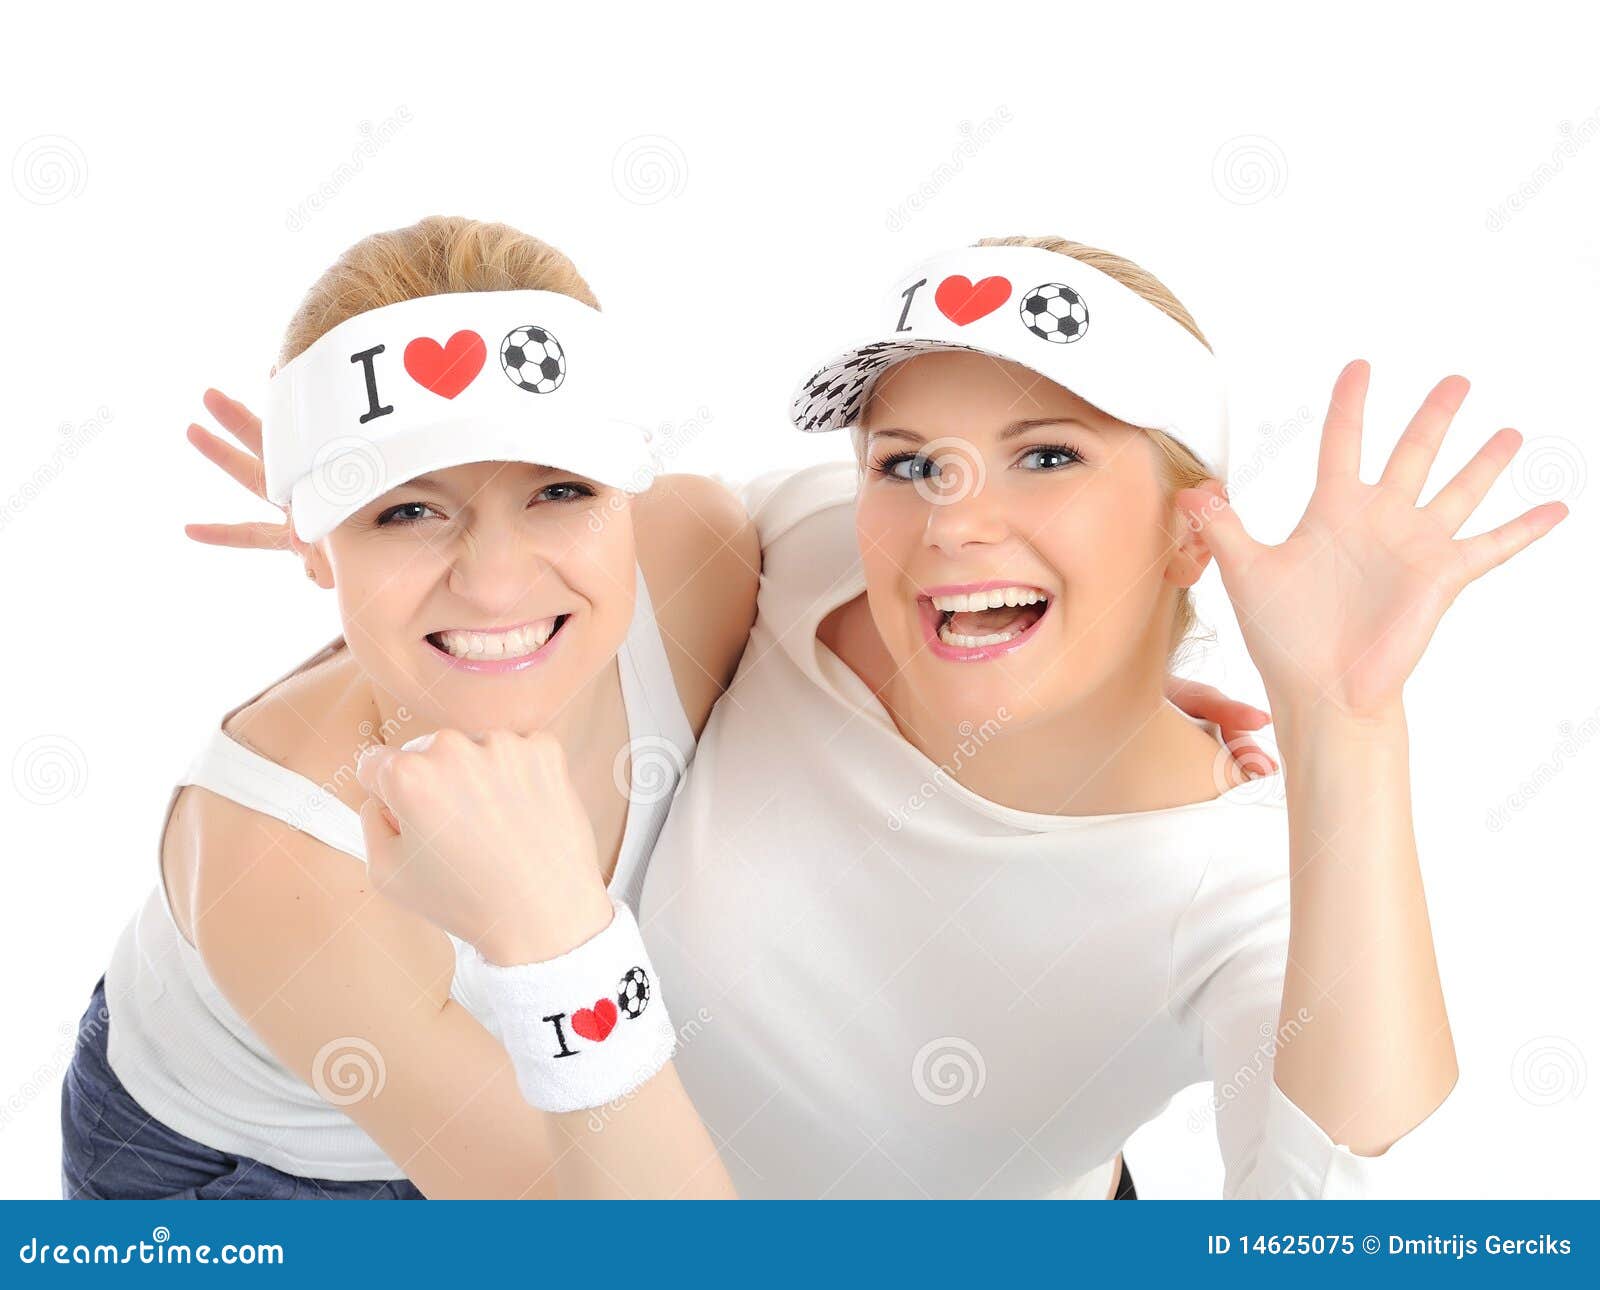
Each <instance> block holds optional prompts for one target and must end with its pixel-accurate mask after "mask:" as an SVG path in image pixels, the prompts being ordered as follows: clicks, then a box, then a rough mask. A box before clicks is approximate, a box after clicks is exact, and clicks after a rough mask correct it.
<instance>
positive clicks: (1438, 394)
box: [1378, 376, 1472, 502]
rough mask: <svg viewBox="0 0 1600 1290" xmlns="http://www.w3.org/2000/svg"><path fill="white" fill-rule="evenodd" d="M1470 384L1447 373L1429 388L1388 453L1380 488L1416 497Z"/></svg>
mask: <svg viewBox="0 0 1600 1290" xmlns="http://www.w3.org/2000/svg"><path fill="white" fill-rule="evenodd" d="M1471 384H1472V383H1471V382H1470V381H1468V380H1467V378H1466V377H1464V376H1447V377H1445V378H1444V380H1442V381H1440V382H1439V384H1437V385H1435V386H1434V387H1433V389H1432V390H1430V391H1429V393H1428V397H1427V398H1425V399H1424V400H1423V401H1422V406H1421V407H1420V408H1418V409H1417V414H1416V415H1415V416H1414V417H1412V418H1411V422H1410V424H1409V425H1407V426H1406V428H1405V433H1403V434H1402V435H1401V436H1400V439H1399V442H1398V443H1396V444H1395V446H1394V451H1393V452H1391V453H1390V454H1389V463H1388V465H1386V466H1385V467H1384V468H1383V474H1382V475H1381V476H1380V477H1379V479H1378V484H1379V486H1380V487H1383V488H1391V489H1393V490H1394V491H1395V492H1397V493H1399V494H1400V495H1401V496H1403V497H1404V498H1405V499H1406V500H1407V501H1408V502H1415V501H1416V500H1417V497H1418V496H1419V495H1420V494H1421V492H1422V486H1423V484H1424V483H1426V482H1427V479H1428V471H1430V470H1431V469H1432V468H1433V462H1434V458H1436V457H1437V456H1438V455H1439V445H1440V444H1441V443H1442V442H1443V441H1444V436H1445V432H1446V431H1447V430H1449V429H1450V422H1451V420H1452V419H1453V418H1454V417H1455V415H1456V413H1457V412H1459V411H1460V410H1461V404H1462V402H1463V400H1465V399H1466V397H1467V390H1468V389H1469V388H1470V387H1471Z"/></svg>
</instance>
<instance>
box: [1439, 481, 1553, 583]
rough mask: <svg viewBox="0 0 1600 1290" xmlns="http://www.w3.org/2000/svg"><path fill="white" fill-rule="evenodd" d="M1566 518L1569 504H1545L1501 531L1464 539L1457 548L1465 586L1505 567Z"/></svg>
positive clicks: (1518, 517) (1506, 524)
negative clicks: (1525, 548) (1502, 566)
mask: <svg viewBox="0 0 1600 1290" xmlns="http://www.w3.org/2000/svg"><path fill="white" fill-rule="evenodd" d="M1566 518H1567V504H1566V503H1565V502H1545V503H1544V504H1543V505H1542V506H1535V507H1534V508H1533V509H1532V510H1528V511H1524V512H1523V513H1522V514H1521V515H1519V516H1517V518H1516V519H1514V520H1508V521H1507V522H1506V523H1504V524H1502V525H1501V526H1500V527H1499V528H1496V529H1490V530H1489V531H1488V532H1487V533H1480V534H1479V535H1478V536H1477V537H1471V538H1463V539H1462V540H1461V541H1459V542H1457V543H1456V544H1455V545H1456V549H1457V551H1458V552H1459V553H1460V555H1461V561H1462V567H1463V570H1464V572H1465V575H1466V577H1465V582H1471V581H1473V580H1474V579H1476V578H1481V577H1483V575H1484V574H1486V573H1488V572H1489V570H1490V569H1493V568H1495V567H1497V566H1499V565H1502V564H1504V563H1505V562H1506V561H1507V560H1509V559H1510V558H1511V557H1512V556H1514V555H1516V553H1517V552H1518V551H1520V550H1522V549H1523V548H1524V547H1526V546H1529V545H1531V544H1532V543H1534V542H1537V541H1538V540H1539V539H1540V538H1542V537H1543V536H1544V535H1545V534H1546V533H1548V532H1549V531H1550V530H1551V529H1553V528H1555V526H1556V525H1557V524H1559V523H1561V521H1562V520H1564V519H1566ZM1463 585H1464V584H1463Z"/></svg>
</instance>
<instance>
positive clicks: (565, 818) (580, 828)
mask: <svg viewBox="0 0 1600 1290" xmlns="http://www.w3.org/2000/svg"><path fill="white" fill-rule="evenodd" d="M413 745H414V746H413ZM413 745H408V746H407V747H404V748H390V747H384V746H379V747H374V748H372V749H370V750H369V751H368V752H367V753H366V754H365V755H363V756H362V758H361V760H360V762H359V763H358V765H357V768H356V774H357V777H358V778H359V779H360V781H361V784H362V786H363V787H364V788H366V789H367V791H368V792H369V793H370V794H371V797H370V798H369V799H368V800H367V802H366V804H365V805H364V806H363V807H362V811H361V823H362V827H363V830H364V832H365V836H366V844H367V862H368V870H369V872H370V873H371V875H372V879H373V883H374V885H375V886H376V887H377V888H378V890H380V891H382V892H383V893H384V894H385V895H387V896H388V897H389V898H390V899H391V900H392V901H393V902H394V903H395V904H396V905H397V906H400V907H403V908H405V909H409V910H412V911H414V912H416V913H419V914H422V915H423V916H424V917H426V918H427V919H429V920H430V921H431V922H433V923H435V924H436V925H437V926H439V927H441V928H443V929H445V930H446V931H449V932H451V933H452V934H453V935H455V936H458V937H460V938H461V939H462V940H464V941H467V942H468V943H470V944H472V945H474V946H476V947H477V948H478V950H479V952H480V953H481V954H482V956H483V958H484V959H485V961H486V962H487V963H488V964H489V965H490V966H491V967H516V966H517V965H523V964H528V965H545V966H548V965H549V964H550V962H551V960H554V959H558V958H561V957H563V956H565V955H568V954H569V953H570V952H571V951H574V950H576V949H578V948H579V947H581V946H584V945H585V944H586V943H591V942H593V941H594V939H595V938H596V937H597V936H599V935H600V933H602V932H604V931H605V930H606V929H607V928H608V927H609V925H610V924H611V922H612V919H613V916H614V911H613V907H612V904H611V898H610V896H609V894H608V893H607V891H606V888H605V885H604V883H603V882H602V881H601V878H600V869H599V865H598V863H597V861H596V858H595V842H594V832H593V829H592V828H591V827H590V824H589V820H588V817H587V816H586V815H585V813H584V809H583V803H582V802H581V801H580V800H579V798H578V794H577V792H576V790H575V789H574V788H573V786H572V783H571V781H570V779H569V777H568V774H567V767H566V760H565V755H564V753H563V751H562V748H561V745H560V743H559V742H558V741H557V740H556V739H555V738H553V737H552V736H549V735H546V734H543V733H534V734H531V735H520V734H516V733H515V732H513V731H509V730H491V731H487V732H484V733H481V734H467V733H464V732H462V731H459V730H438V731H435V732H434V733H432V734H431V735H427V736H424V737H422V738H421V739H419V740H416V741H413ZM615 981H616V975H615V972H614V971H613V972H612V974H611V975H610V976H608V977H606V978H605V979H604V980H600V979H598V978H596V979H595V980H594V981H593V983H592V984H591V985H588V986H587V987H586V988H585V991H584V993H583V994H582V995H581V996H578V995H577V994H576V990H575V989H574V991H573V994H574V995H575V996H576V997H574V998H572V999H571V1000H570V1001H566V1000H564V1001H563V1005H562V1006H565V1007H567V1008H569V1009H570V1008H575V1007H577V1006H578V1005H580V1004H582V1005H584V1006H585V1010H587V1006H588V1004H589V1003H590V1001H591V1000H594V999H595V997H596V995H597V994H599V993H600V992H601V991H604V990H608V989H614V988H615V987H614V983H615ZM495 1002H496V1008H497V1011H499V1009H500V1008H501V1007H502V997H501V996H497V997H496V1001H495ZM550 1006H551V1007H552V1008H555V1009H556V1010H557V1011H558V1012H559V1011H560V1007H558V1006H557V1005H554V1004H552V1005H550ZM598 1006H599V1005H598V1004H596V1007H598ZM671 1006H672V998H671V995H670V992H668V993H667V997H666V998H665V999H658V1000H653V1001H652V1002H651V1003H650V1004H649V1005H648V1007H649V1008H660V1009H665V1010H667V1016H668V1017H669V1018H670V1009H671ZM660 1015H661V1014H660V1013H659V1012H658V1013H655V1014H650V1019H651V1022H652V1023H656V1022H659V1020H660ZM501 1016H502V1027H503V1029H505V1030H506V1031H507V1032H508V1033H507V1042H508V1043H510V1044H512V1045H513V1049H514V1051H513V1052H512V1059H513V1061H514V1062H517V1063H518V1064H519V1065H521V1066H522V1067H523V1068H524V1069H528V1068H531V1067H537V1066H539V1065H540V1064H541V1063H542V1064H544V1065H545V1066H548V1067H550V1068H551V1069H552V1070H553V1068H554V1066H555V1065H556V1062H555V1061H554V1060H552V1059H553V1058H555V1057H556V1052H555V1051H552V1046H555V1047H556V1048H558V1049H564V1048H566V1047H567V1046H568V1039H567V1038H556V1037H555V1036H556V1035H558V1034H561V1033H563V1032H561V1031H555V1030H551V1029H548V1028H546V1027H544V1026H542V1025H541V1024H540V1023H541V1022H550V1021H551V1018H550V1016H548V1015H537V1016H536V1015H533V1014H532V1013H530V1014H529V1015H527V1016H525V1017H507V1016H505V1014H504V1013H502V1014H501ZM611 1024H612V1026H616V1027H624V1028H626V1027H629V1026H632V1025H637V1024H641V1022H640V1021H635V1020H628V1019H621V1020H618V1019H617V1018H616V1016H615V1010H614V1009H613V1016H612V1023H611ZM565 1026H567V1027H570V1028H571V1029H572V1030H577V1019H576V1014H575V1013H573V1014H572V1015H571V1016H570V1017H569V1018H568V1020H567V1022H566V1023H565ZM608 1029H609V1028H608ZM517 1031H521V1032H522V1033H524V1034H526V1035H529V1036H531V1038H529V1039H527V1040H526V1041H522V1042H523V1043H524V1044H525V1049H526V1050H525V1051H524V1050H523V1049H522V1048H518V1047H517V1045H518V1043H519V1040H518V1039H517V1038H516V1037H515V1033H516V1032H517ZM589 1038H590V1040H591V1041H593V1040H594V1039H595V1038H596V1037H595V1036H593V1035H591V1036H589ZM605 1038H606V1035H605V1034H602V1035H600V1036H598V1039H599V1040H600V1041H602V1042H603V1040H604V1039H605ZM571 1044H572V1045H573V1046H574V1052H573V1053H571V1054H567V1055H568V1056H575V1057H576V1058H577V1060H578V1061H580V1062H585V1063H587V1065H585V1067H584V1068H583V1069H584V1071H590V1070H595V1069H596V1068H598V1069H599V1070H601V1071H605V1070H606V1069H607V1067H606V1063H607V1062H609V1061H610V1060H611V1058H610V1054H609V1051H604V1050H602V1049H601V1048H600V1045H599V1044H596V1045H595V1047H594V1048H592V1049H586V1048H585V1047H584V1044H583V1043H582V1042H580V1041H579V1040H578V1039H571ZM561 1073H562V1076H563V1077H565V1076H567V1075H568V1074H569V1073H571V1072H570V1068H567V1067H565V1066H563V1067H562V1072H561ZM589 1106H592V1107H595V1108H599V1107H604V1116H603V1117H594V1118H600V1119H601V1121H602V1126H603V1127H602V1128H601V1129H600V1130H599V1131H598V1132H597V1131H595V1130H593V1129H592V1128H591V1127H590V1126H591V1124H592V1122H593V1119H592V1117H591V1113H590V1110H589V1109H588V1108H587V1107H584V1108H579V1109H577V1110H573V1111H563V1112H553V1113H551V1114H550V1116H549V1122H550V1125H551V1131H552V1148H553V1155H554V1160H553V1162H552V1168H551V1173H552V1177H553V1178H554V1182H555V1188H556V1194H557V1195H558V1196H560V1197H562V1198H590V1197H614V1196H627V1197H654V1198H673V1197H683V1198H690V1199H696V1198H698V1199H716V1198H731V1197H733V1195H734V1191H733V1185H732V1183H731V1181H730V1180H729V1178H728V1174H727V1171H726V1169H725V1168H724V1167H723V1165H722V1161H721V1159H720V1157H719V1156H718V1155H717V1150H716V1147H715V1145H714V1144H713V1143H712V1141H711V1136H710V1134H709V1133H708V1132H707V1130H706V1128H705V1126H704V1125H703V1124H702V1123H701V1120H700V1117H699V1115H698V1113H697V1112H696V1111H695V1109H694V1106H693V1104H692V1103H691V1102H690V1100H689V1097H688V1095H687V1093H686V1092H685V1091H684V1089H683V1086H682V1084H681V1083H680V1082H679V1080H678V1076H677V1072H676V1071H675V1069H674V1068H673V1065H672V1063H671V1062H670V1061H667V1062H666V1064H665V1065H663V1066H661V1067H660V1068H659V1069H657V1070H655V1071H654V1072H653V1073H651V1074H650V1075H649V1077H648V1078H646V1079H644V1080H643V1082H642V1083H640V1084H638V1086H637V1087H635V1088H632V1089H630V1090H627V1091H626V1092H625V1093H624V1094H612V1095H608V1096H605V1097H602V1098H600V1099H599V1100H597V1101H595V1102H592V1103H590V1104H589Z"/></svg>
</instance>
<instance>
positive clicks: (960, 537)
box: [918, 449, 1009, 555]
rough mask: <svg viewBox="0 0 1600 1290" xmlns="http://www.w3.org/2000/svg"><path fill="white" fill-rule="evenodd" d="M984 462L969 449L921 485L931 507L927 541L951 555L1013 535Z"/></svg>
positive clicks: (952, 456)
mask: <svg viewBox="0 0 1600 1290" xmlns="http://www.w3.org/2000/svg"><path fill="white" fill-rule="evenodd" d="M987 475H988V472H987V470H986V468H985V463H984V461H983V458H982V457H980V456H979V455H978V454H977V453H976V452H974V451H972V450H971V449H968V450H967V451H965V452H960V453H954V454H950V455H949V456H947V457H945V458H944V459H943V460H941V462H940V463H939V474H938V475H936V476H935V477H934V478H932V479H930V480H927V481H926V483H922V484H919V486H918V491H919V492H920V493H921V494H922V498H923V501H924V503H925V504H926V506H927V511H928V515H927V520H926V522H925V526H924V530H923V540H924V541H925V542H926V543H927V545H928V546H930V547H933V548H935V549H936V550H939V551H942V552H944V553H945V554H947V555H955V554H959V553H960V552H961V551H962V550H963V549H964V548H966V547H969V546H972V545H975V544H991V543H995V542H1001V541H1003V540H1004V539H1005V536H1006V534H1007V533H1008V532H1009V524H1008V521H1007V519H1006V516H1005V511H1004V507H1003V505H1002V499H1001V496H1000V491H1001V490H999V489H998V488H991V487H989V482H988V477H987Z"/></svg>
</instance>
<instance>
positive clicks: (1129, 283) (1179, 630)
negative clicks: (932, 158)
mask: <svg viewBox="0 0 1600 1290" xmlns="http://www.w3.org/2000/svg"><path fill="white" fill-rule="evenodd" d="M975 245H977V246H1032V247H1037V248H1039V249H1040V250H1041V251H1054V252H1056V253H1057V254H1058V255H1067V256H1071V257H1072V258H1073V259H1074V260H1080V261H1082V262H1083V263H1084V264H1087V265H1089V266H1090V267H1091V268H1095V269H1099V270H1100V272H1101V273H1104V274H1107V275H1108V276H1110V277H1113V278H1115V279H1116V280H1117V281H1118V282H1120V283H1122V285H1123V286H1125V287H1128V288H1129V289H1130V290H1133V291H1136V292H1137V293H1138V294H1139V295H1141V296H1143V297H1144V298H1145V299H1146V300H1148V301H1149V302H1150V303H1151V304H1153V305H1154V306H1155V307H1156V308H1157V309H1159V310H1161V312H1162V313H1164V314H1166V315H1167V316H1168V317H1170V318H1172V319H1173V320H1174V321H1175V322H1177V323H1179V324H1180V325H1182V326H1183V328H1184V329H1185V330H1186V331H1188V332H1189V333H1190V334H1191V335H1192V336H1193V337H1194V338H1195V339H1196V340H1198V341H1199V342H1200V343H1201V344H1202V345H1204V346H1205V347H1206V348H1207V349H1210V348H1211V342H1210V341H1208V340H1207V339H1206V338H1205V333H1204V332H1202V331H1201V330H1200V327H1199V324H1197V323H1196V322H1195V320H1194V319H1193V318H1192V317H1191V316H1190V314H1189V311H1188V310H1187V309H1185V308H1184V307H1183V304H1182V303H1181V302H1180V301H1179V300H1178V298H1177V297H1176V296H1175V295H1173V294H1172V292H1171V291H1170V290H1169V289H1168V288H1167V286H1166V284H1165V283H1163V282H1162V281H1161V280H1160V279H1159V278H1157V277H1156V276H1155V274H1153V273H1151V272H1150V271H1149V270H1148V269H1145V268H1143V267H1141V266H1140V265H1137V264H1135V263H1134V262H1133V261H1132V260H1128V259H1124V258H1123V257H1122V256H1120V255H1117V254H1116V253H1114V252H1112V251H1102V250H1101V249H1100V248H1099V247H1094V246H1085V245H1084V244H1083V243H1082V242H1072V241H1068V240H1067V239H1066V238H1064V237H986V238H983V239H981V240H980V241H978V242H977V243H975ZM1141 428H1142V427H1141ZM850 433H851V437H852V439H853V440H854V442H855V449H856V461H857V463H858V464H861V465H864V464H865V461H866V436H865V434H863V433H862V431H861V428H860V427H859V426H856V427H853V428H852V430H851V432H850ZM1144 433H1145V434H1147V435H1148V436H1149V437H1150V438H1151V439H1152V440H1153V441H1154V442H1155V445H1156V447H1157V448H1158V449H1159V450H1160V453H1161V472H1162V482H1163V483H1164V484H1165V485H1166V489H1167V496H1168V498H1169V499H1170V498H1171V497H1173V496H1174V495H1176V494H1177V493H1179V492H1181V491H1182V490H1183V489H1185V488H1195V487H1197V486H1198V485H1200V484H1202V483H1204V482H1205V481H1206V480H1208V479H1210V478H1211V477H1212V475H1211V471H1210V470H1209V469H1207V467H1206V465H1205V463H1204V462H1202V461H1201V460H1200V459H1199V458H1198V457H1196V456H1195V455H1194V453H1192V452H1190V451H1189V449H1188V448H1186V447H1185V446H1184V445H1183V444H1181V443H1179V442H1178V441H1177V440H1176V439H1174V438H1173V437H1172V436H1171V435H1169V434H1167V433H1166V432H1164V431H1161V430H1148V429H1147V430H1145V431H1144ZM1198 626H1199V619H1198V618H1197V617H1196V615H1195V611H1194V603H1193V600H1192V599H1191V598H1190V595H1189V589H1188V588H1187V587H1183V588H1180V589H1179V591H1178V603H1177V605H1176V607H1175V609H1174V611H1173V621H1172V633H1171V636H1170V638H1169V644H1168V648H1167V657H1168V662H1169V663H1171V662H1172V661H1174V660H1175V659H1176V656H1177V655H1178V653H1179V652H1180V651H1181V650H1182V648H1183V646H1184V645H1185V643H1186V642H1187V641H1188V640H1189V638H1190V636H1191V634H1194V633H1196V628H1197V627H1198Z"/></svg>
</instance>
